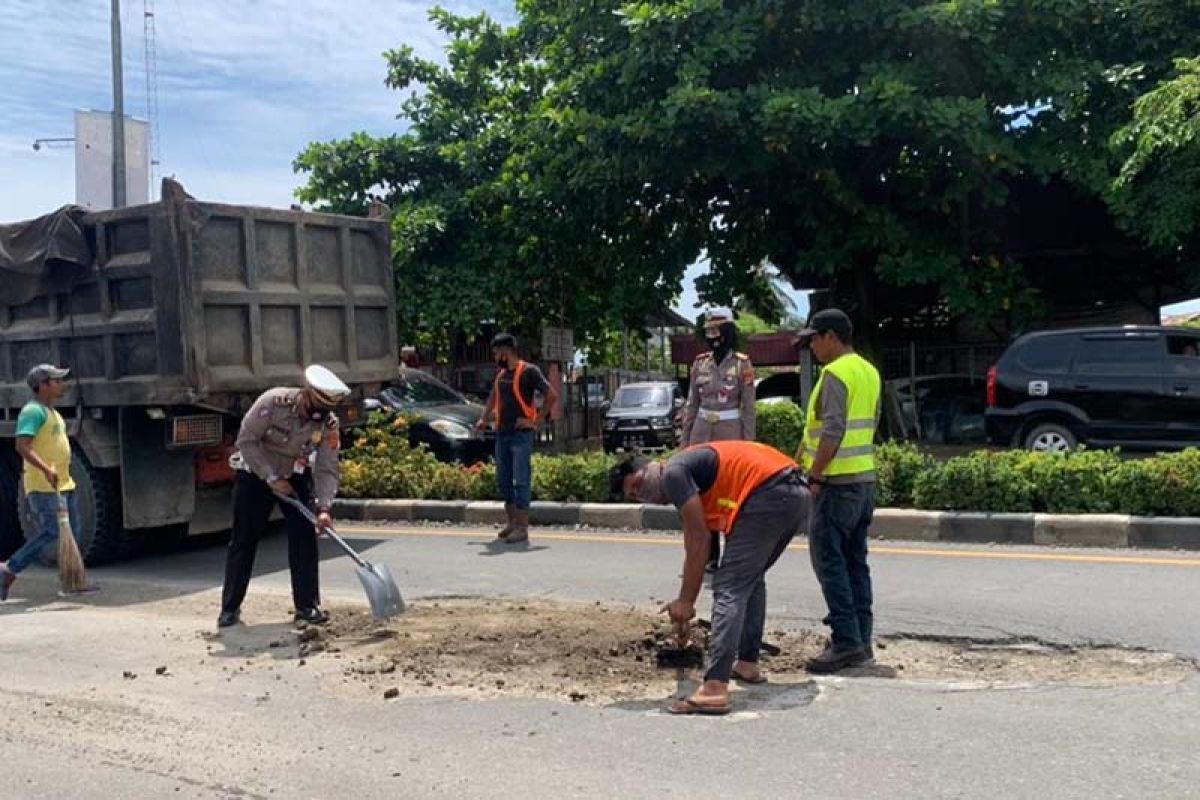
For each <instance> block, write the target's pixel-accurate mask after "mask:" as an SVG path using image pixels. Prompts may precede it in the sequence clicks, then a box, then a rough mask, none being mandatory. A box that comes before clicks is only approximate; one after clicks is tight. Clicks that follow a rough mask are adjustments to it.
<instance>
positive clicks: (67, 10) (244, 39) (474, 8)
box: [0, 0, 1200, 317]
mask: <svg viewBox="0 0 1200 800" xmlns="http://www.w3.org/2000/svg"><path fill="white" fill-rule="evenodd" d="M143 2H144V0H123V3H122V5H123V9H122V22H123V28H124V37H123V39H124V63H125V98H126V99H125V102H126V112H127V113H129V114H132V115H134V116H139V117H144V116H145V115H146V91H145V86H146V81H145V68H144V57H145V50H144V38H143ZM433 2H434V0H344V1H343V2H340V3H334V2H330V1H329V0H240V2H236V3H235V2H229V1H228V0H222V1H220V2H218V1H217V0H153V6H154V8H155V20H156V28H157V36H156V41H157V54H158V58H157V64H158V83H159V91H158V95H159V127H160V131H161V137H160V141H159V150H160V156H161V164H160V166H159V170H160V174H161V175H173V176H174V177H176V178H177V179H178V180H180V181H181V182H182V183H183V185H184V186H185V187H186V188H187V190H188V191H189V192H191V193H192V194H193V195H195V196H196V197H199V198H201V199H205V200H215V201H221V202H229V203H246V204H253V205H264V206H276V207H285V208H286V207H287V206H288V205H289V204H290V203H292V202H293V196H292V192H293V191H294V189H295V188H296V186H297V185H298V183H299V179H298V178H297V176H296V175H295V174H294V173H293V172H292V166H291V165H292V161H293V159H294V158H295V157H296V155H297V154H298V153H299V152H300V151H301V150H302V149H303V148H304V146H305V145H307V144H308V143H309V142H312V141H318V140H329V139H335V138H340V137H343V136H345V135H347V134H348V133H350V132H352V131H358V130H362V131H367V132H369V133H374V134H385V133H391V132H394V131H396V130H398V129H399V122H398V121H397V120H396V118H395V117H396V114H397V112H398V111H399V106H400V102H401V101H402V100H403V95H401V94H400V93H398V92H395V91H392V90H390V89H388V88H386V87H385V86H384V85H383V77H384V62H383V58H382V55H381V54H382V53H383V51H385V50H388V49H391V48H394V47H398V46H400V45H402V44H407V45H410V46H412V47H413V48H415V49H416V51H417V52H418V53H419V54H421V55H424V56H428V57H432V58H438V57H440V53H441V47H442V44H443V39H442V37H441V35H440V34H439V32H438V31H437V30H436V29H434V27H433V26H432V25H431V24H430V23H429V21H428V18H427V9H428V7H429V6H430V5H432V4H433ZM441 5H442V6H444V7H446V8H448V9H450V10H452V11H455V12H459V13H473V12H478V11H486V12H488V13H489V14H492V15H493V16H495V17H497V18H498V19H501V20H504V21H512V20H513V19H514V18H515V12H514V10H513V4H512V0H441ZM0 31H3V32H4V47H3V48H0V185H2V186H3V191H0V221H11V220H17V219H25V218H29V217H33V216H37V215H39V214H42V213H45V212H47V211H50V210H53V209H54V208H57V207H58V206H61V205H64V204H66V203H70V202H72V201H73V200H74V155H73V150H71V149H70V148H67V149H42V150H41V151H38V152H35V151H34V150H33V148H32V147H31V145H32V142H33V140H34V139H36V138H41V137H60V136H71V135H72V132H73V112H74V111H75V109H80V108H83V109H97V110H108V109H110V108H111V107H112V94H111V78H110V56H109V3H108V2H103V0H86V2H85V0H55V2H53V3H47V2H45V0H3V2H2V3H0ZM701 270H702V268H701V267H694V268H693V269H692V270H690V271H689V276H688V279H687V280H685V286H684V291H683V295H682V297H681V298H680V301H679V303H678V305H677V308H678V310H680V311H681V312H683V313H684V314H685V315H687V316H689V317H690V316H694V314H695V299H696V298H695V291H694V287H693V286H692V285H691V283H692V281H693V280H694V279H695V277H696V276H697V275H698V274H699V273H700V272H701ZM796 297H797V300H798V303H799V306H800V311H801V313H802V314H803V313H804V312H805V311H806V309H807V302H806V299H805V297H804V295H802V294H799V293H797V295H796ZM1192 305H1194V306H1196V307H1197V308H1200V302H1197V303H1193V304H1192Z"/></svg>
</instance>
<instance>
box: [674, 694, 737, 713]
mask: <svg viewBox="0 0 1200 800" xmlns="http://www.w3.org/2000/svg"><path fill="white" fill-rule="evenodd" d="M729 710H730V706H729V705H728V704H726V705H723V706H707V705H704V704H702V703H697V702H696V701H695V700H693V699H691V698H690V697H688V698H684V699H683V700H679V701H676V702H674V703H672V704H671V705H669V706H667V712H668V713H671V714H676V715H678V716H685V715H688V714H701V715H703V716H706V717H720V716H724V715H725V714H728V713H729Z"/></svg>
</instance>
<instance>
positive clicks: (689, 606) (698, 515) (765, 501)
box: [609, 441, 810, 714]
mask: <svg viewBox="0 0 1200 800" xmlns="http://www.w3.org/2000/svg"><path fill="white" fill-rule="evenodd" d="M609 481H610V483H609V488H610V490H611V492H612V494H613V495H615V496H624V497H625V498H627V499H630V500H638V501H639V502H643V503H654V504H663V503H667V502H670V503H672V504H673V505H674V506H675V507H676V508H678V509H679V514H680V516H681V517H682V518H683V539H684V549H685V556H684V562H683V581H682V585H681V586H680V589H679V597H678V598H676V599H675V600H672V601H671V602H670V603H668V604H667V606H666V607H665V609H664V610H665V611H666V612H667V613H668V614H669V615H670V617H671V621H672V622H674V623H675V624H676V625H678V626H683V625H685V624H686V623H687V621H688V620H690V619H691V618H692V617H694V616H695V615H696V598H697V597H698V596H699V595H700V587H701V585H702V583H703V581H704V564H705V562H706V561H707V560H708V535H709V531H714V530H715V531H719V532H721V533H723V534H724V535H725V537H726V538H725V557H724V558H722V559H721V564H720V566H719V567H717V571H716V573H715V574H714V575H713V581H712V593H713V608H712V640H711V647H710V652H709V656H708V671H707V672H706V673H705V675H704V683H703V685H701V686H700V688H699V689H697V690H696V691H695V692H694V693H693V694H692V695H691V696H690V697H688V698H686V699H683V700H680V701H678V702H676V703H675V704H673V705H672V706H671V707H670V709H669V710H670V711H671V713H673V714H726V713H728V712H729V709H730V704H729V680H730V678H736V679H737V680H740V681H742V682H744V683H763V682H764V681H765V680H766V678H765V677H764V676H763V674H762V670H761V669H759V666H758V657H759V651H760V650H761V648H762V637H763V625H764V623H765V621H766V613H767V583H766V574H767V570H769V569H770V568H771V566H772V565H774V563H775V562H776V561H777V560H778V559H779V557H780V556H781V555H782V554H783V551H784V550H785V549H786V548H787V546H788V542H790V541H791V540H792V537H794V536H795V535H796V533H798V532H799V530H800V528H801V527H802V526H803V525H804V523H805V521H806V520H807V519H808V515H809V509H810V501H809V495H808V490H807V489H806V488H805V486H804V482H803V479H802V478H801V476H800V469H799V467H798V466H797V464H796V462H795V461H793V460H792V459H790V458H788V457H787V456H785V455H784V454H783V453H780V452H779V451H778V450H776V449H774V448H772V447H769V446H767V445H765V444H760V443H758V442H741V441H726V442H709V443H708V444H702V445H697V446H695V447H689V448H687V449H686V450H682V451H680V452H679V453H677V454H676V455H675V456H673V457H672V458H671V459H670V460H669V461H667V462H666V463H665V464H664V463H662V462H652V461H650V460H649V459H648V458H645V457H644V456H635V457H634V458H632V459H629V460H627V461H623V462H621V463H619V464H617V466H615V467H614V468H613V470H612V472H611V473H610V475H609Z"/></svg>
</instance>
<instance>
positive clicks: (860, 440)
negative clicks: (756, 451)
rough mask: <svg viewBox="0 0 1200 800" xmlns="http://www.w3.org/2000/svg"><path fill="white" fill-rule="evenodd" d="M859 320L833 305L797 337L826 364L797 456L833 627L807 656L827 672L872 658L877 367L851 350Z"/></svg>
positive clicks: (812, 548) (812, 666) (812, 667)
mask: <svg viewBox="0 0 1200 800" xmlns="http://www.w3.org/2000/svg"><path fill="white" fill-rule="evenodd" d="M853 334H854V327H853V326H852V325H851V323H850V318H849V317H847V316H846V314H845V313H844V312H842V311H841V310H839V309H836V308H827V309H824V310H822V311H818V312H816V313H815V314H813V315H812V317H811V318H810V319H809V322H808V325H807V326H806V327H805V329H804V330H802V331H801V332H800V334H799V336H797V337H796V344H797V346H799V347H802V348H803V347H807V348H809V349H810V350H811V351H812V354H813V356H814V357H815V358H816V359H817V361H819V362H820V363H821V364H823V365H824V369H823V370H822V372H821V377H820V378H819V379H818V380H817V385H816V386H815V387H813V392H812V396H811V397H810V398H809V402H808V416H807V420H806V422H805V427H804V439H803V440H802V441H801V443H800V449H799V451H798V453H797V459H796V460H797V461H798V462H799V463H800V464H801V466H802V467H803V468H804V470H805V472H806V473H807V475H808V484H809V490H810V491H811V493H812V497H813V513H812V523H811V526H810V531H809V535H808V545H809V555H810V556H811V558H812V565H813V571H814V572H816V574H817V580H818V581H819V582H820V584H821V592H822V594H824V596H825V605H826V606H827V607H828V608H829V615H828V616H827V617H826V618H825V624H827V625H829V626H830V628H831V629H832V635H831V636H830V644H829V647H827V648H826V649H825V651H824V652H823V653H821V654H820V655H819V656H817V657H816V658H814V659H812V660H811V661H810V662H809V663H808V669H809V671H810V672H816V673H830V672H837V671H838V670H841V669H844V668H846V667H856V666H864V665H867V664H870V663H871V662H872V660H873V659H874V657H875V654H874V651H873V649H872V646H871V631H872V621H873V616H872V612H871V570H870V568H869V567H868V566H867V529H868V528H869V527H870V526H871V517H872V515H873V513H874V511H875V428H876V425H877V424H878V422H879V398H880V394H881V389H882V383H881V381H880V378H879V372H878V370H876V369H875V367H873V366H872V365H871V363H870V362H869V361H867V360H866V359H865V358H863V357H862V356H860V355H858V353H856V352H854V347H853Z"/></svg>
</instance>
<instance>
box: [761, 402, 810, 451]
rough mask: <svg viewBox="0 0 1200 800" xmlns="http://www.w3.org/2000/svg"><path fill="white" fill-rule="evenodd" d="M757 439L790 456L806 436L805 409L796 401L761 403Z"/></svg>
mask: <svg viewBox="0 0 1200 800" xmlns="http://www.w3.org/2000/svg"><path fill="white" fill-rule="evenodd" d="M756 411H757V419H758V421H757V423H756V434H757V435H756V437H755V438H756V439H757V440H758V441H760V442H762V443H763V444H769V445H771V446H772V447H774V448H775V449H776V450H779V451H780V452H782V453H785V454H786V455H789V456H794V455H796V449H797V448H799V447H800V440H801V439H802V438H803V437H804V411H803V410H802V409H801V408H800V406H798V405H796V404H795V403H790V402H789V403H759V404H758V405H757V408H756Z"/></svg>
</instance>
